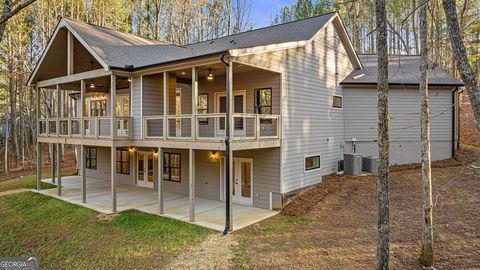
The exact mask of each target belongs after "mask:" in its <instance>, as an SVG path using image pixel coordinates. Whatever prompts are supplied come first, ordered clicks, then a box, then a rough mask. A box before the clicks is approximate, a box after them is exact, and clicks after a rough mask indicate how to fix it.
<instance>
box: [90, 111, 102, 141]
mask: <svg viewBox="0 0 480 270" xmlns="http://www.w3.org/2000/svg"><path fill="white" fill-rule="evenodd" d="M93 120H94V125H93V126H94V128H95V139H98V136H99V135H100V118H98V116H95V118H94V119H93ZM89 122H90V121H89Z"/></svg>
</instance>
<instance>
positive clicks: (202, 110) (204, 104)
mask: <svg viewBox="0 0 480 270" xmlns="http://www.w3.org/2000/svg"><path fill="white" fill-rule="evenodd" d="M207 113H208V94H201V95H198V102H197V114H207ZM198 124H200V125H208V118H206V117H202V118H198Z"/></svg>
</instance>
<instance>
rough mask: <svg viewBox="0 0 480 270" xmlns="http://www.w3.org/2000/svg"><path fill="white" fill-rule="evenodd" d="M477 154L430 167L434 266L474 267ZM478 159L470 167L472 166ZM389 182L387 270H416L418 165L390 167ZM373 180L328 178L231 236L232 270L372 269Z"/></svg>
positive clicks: (478, 238)
mask: <svg viewBox="0 0 480 270" xmlns="http://www.w3.org/2000/svg"><path fill="white" fill-rule="evenodd" d="M479 156H480V151H479V149H473V148H468V149H466V150H465V152H464V153H462V154H461V155H460V156H459V158H457V159H455V160H454V159H452V160H447V161H442V162H437V163H435V164H434V168H433V179H432V181H433V197H434V203H435V205H434V216H433V221H434V227H435V228H434V230H435V231H434V252H435V264H436V265H437V266H439V267H442V268H444V269H479V268H480V211H479V208H480V170H478V169H477V170H475V169H474V168H472V167H471V166H470V164H472V162H473V164H475V165H476V166H480V161H479V160H478V157H479ZM474 160H476V161H474ZM392 171H393V172H392V173H391V184H390V213H391V214H390V220H391V250H390V254H391V256H390V258H391V259H390V264H391V269H421V267H420V265H419V263H418V254H419V247H420V245H419V239H420V236H421V228H422V226H421V205H422V191H421V176H420V171H419V169H418V166H414V165H412V166H402V167H397V168H393V169H392ZM375 181H376V178H375V176H373V175H367V176H359V177H350V176H331V177H327V178H325V179H324V181H323V183H321V184H320V185H318V186H317V187H315V188H313V189H310V190H308V191H306V192H304V193H303V194H302V195H300V196H298V197H297V198H296V199H295V200H294V201H293V202H292V203H290V205H288V206H287V207H286V208H285V210H284V212H283V213H282V214H281V215H277V216H275V217H273V218H270V219H268V220H265V221H263V222H261V223H258V224H255V225H253V226H250V227H247V228H245V229H243V230H240V231H237V232H235V233H234V235H235V236H236V239H237V241H238V242H239V246H238V247H237V248H236V250H235V254H236V259H235V265H236V267H237V268H244V269H245V268H246V269H374V266H375V245H376V222H377V204H376V185H375Z"/></svg>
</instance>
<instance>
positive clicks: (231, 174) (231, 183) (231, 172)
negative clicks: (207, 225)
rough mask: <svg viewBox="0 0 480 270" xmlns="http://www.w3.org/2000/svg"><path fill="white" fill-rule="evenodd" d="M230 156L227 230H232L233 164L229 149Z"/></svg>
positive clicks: (231, 152) (231, 153) (231, 151)
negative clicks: (228, 220)
mask: <svg viewBox="0 0 480 270" xmlns="http://www.w3.org/2000/svg"><path fill="white" fill-rule="evenodd" d="M229 154H230V158H229V163H230V171H229V174H228V181H229V182H230V187H229V189H228V194H229V195H228V196H229V197H230V200H229V205H230V213H229V216H230V227H229V230H230V231H233V185H234V183H235V182H234V181H233V178H234V177H235V176H234V175H233V171H234V170H233V166H235V165H234V164H233V150H230V153H229ZM237 192H240V191H237Z"/></svg>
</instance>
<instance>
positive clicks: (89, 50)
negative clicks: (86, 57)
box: [28, 18, 109, 85]
mask: <svg viewBox="0 0 480 270" xmlns="http://www.w3.org/2000/svg"><path fill="white" fill-rule="evenodd" d="M63 27H65V28H67V30H68V31H69V32H70V33H72V34H73V35H74V36H75V38H76V39H77V40H78V41H79V42H80V43H81V44H82V45H83V46H84V47H85V49H86V50H87V51H88V52H89V53H90V54H91V55H92V56H93V57H94V58H95V60H97V61H98V63H100V65H102V67H103V68H104V69H105V70H108V69H109V67H108V65H107V64H106V63H105V61H103V59H102V58H101V57H100V56H99V55H98V54H97V53H96V52H95V51H94V50H93V49H92V48H91V47H90V46H89V45H88V44H87V43H86V42H85V40H83V38H82V37H81V36H80V35H79V34H78V33H77V32H75V30H73V28H72V27H71V26H70V25H69V24H68V23H67V22H66V21H65V19H63V18H62V19H60V21H59V22H58V24H57V26H56V27H55V30H54V32H53V34H52V36H51V37H50V39H49V40H48V43H47V47H46V48H45V49H44V50H43V53H42V56H41V57H40V60H39V61H38V63H37V64H36V65H35V68H34V69H33V72H32V73H31V75H30V78H29V79H28V85H31V84H32V80H33V78H34V77H35V75H36V74H37V71H38V69H39V68H40V66H41V64H42V62H43V60H44V58H45V56H46V55H47V53H48V51H49V49H50V46H52V43H53V41H54V40H55V38H56V37H57V35H58V32H59V31H60V29H62V28H63ZM67 46H68V45H67Z"/></svg>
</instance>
